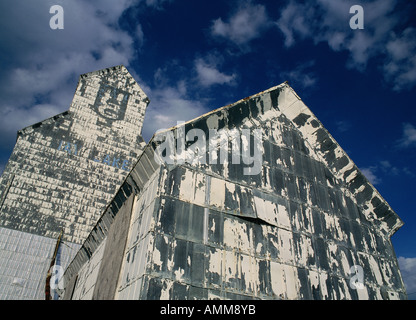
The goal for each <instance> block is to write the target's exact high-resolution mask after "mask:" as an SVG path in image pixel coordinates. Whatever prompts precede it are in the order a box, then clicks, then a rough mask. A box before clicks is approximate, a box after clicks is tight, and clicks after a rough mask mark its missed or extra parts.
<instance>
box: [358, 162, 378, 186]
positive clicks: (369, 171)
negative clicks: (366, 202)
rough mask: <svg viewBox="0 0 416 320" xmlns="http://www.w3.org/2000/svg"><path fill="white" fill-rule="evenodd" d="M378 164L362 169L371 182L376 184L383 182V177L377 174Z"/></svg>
mask: <svg viewBox="0 0 416 320" xmlns="http://www.w3.org/2000/svg"><path fill="white" fill-rule="evenodd" d="M376 170H377V167H376V166H370V167H367V168H362V169H360V171H361V173H362V174H363V175H364V176H365V177H366V178H367V179H368V181H370V182H371V184H373V185H376V184H379V183H380V182H381V179H380V178H379V177H378V176H377V175H376Z"/></svg>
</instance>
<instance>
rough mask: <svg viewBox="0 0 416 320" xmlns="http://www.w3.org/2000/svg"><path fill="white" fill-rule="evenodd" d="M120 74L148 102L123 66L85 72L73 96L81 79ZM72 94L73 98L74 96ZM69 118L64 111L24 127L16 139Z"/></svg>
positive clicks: (80, 78)
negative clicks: (60, 119)
mask: <svg viewBox="0 0 416 320" xmlns="http://www.w3.org/2000/svg"><path fill="white" fill-rule="evenodd" d="M120 72H122V73H124V74H125V76H126V78H127V79H128V81H129V83H130V84H133V86H134V90H135V91H137V92H139V93H140V95H141V96H143V97H146V98H145V99H146V100H147V101H148V102H149V98H148V97H147V95H146V93H145V92H144V91H143V90H142V88H141V87H140V86H139V85H138V84H137V82H136V80H135V79H134V78H133V76H132V75H131V74H130V72H129V71H128V70H127V68H126V67H125V66H123V65H118V66H114V67H110V68H105V69H101V70H96V71H91V72H87V73H84V74H82V75H80V76H79V78H78V84H77V86H76V88H77V89H76V90H75V94H76V92H77V90H78V88H79V83H80V81H81V80H82V79H86V78H92V77H97V76H98V77H100V76H102V75H105V74H108V73H114V74H116V75H119V74H120ZM75 94H74V96H75ZM70 116H71V111H69V110H67V111H64V112H62V113H59V114H57V115H55V116H52V117H49V118H47V119H45V120H42V121H39V122H37V123H35V124H32V125H29V126H27V127H24V128H22V129H20V130H18V132H17V137H19V136H21V135H23V134H27V133H29V132H32V131H33V130H34V129H36V128H38V127H40V126H42V125H45V124H52V123H53V122H54V121H56V120H57V119H59V118H62V117H70Z"/></svg>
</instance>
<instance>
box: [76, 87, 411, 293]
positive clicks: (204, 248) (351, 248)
mask: <svg viewBox="0 0 416 320" xmlns="http://www.w3.org/2000/svg"><path fill="white" fill-rule="evenodd" d="M194 128H198V129H202V130H203V131H204V133H205V134H206V136H208V135H209V130H210V129H216V130H218V131H221V130H222V133H223V135H221V137H222V138H220V140H221V141H220V142H219V144H220V145H221V144H228V143H231V142H232V139H233V137H234V134H236V133H237V135H238V134H240V136H241V134H242V130H243V129H252V130H254V129H260V130H261V135H260V136H261V140H260V148H261V152H262V166H261V170H260V173H259V174H256V175H247V174H245V170H244V169H246V167H247V166H245V165H243V163H244V161H241V160H243V159H242V154H243V153H244V151H245V150H244V149H245V148H248V146H252V145H253V143H255V141H256V140H255V139H254V138H255V137H254V135H255V134H254V133H253V135H252V136H251V137H249V139H250V140H248V139H247V140H248V141H246V142H245V143H242V145H241V150H240V153H237V155H239V156H240V162H239V163H238V164H237V163H236V161H232V160H231V159H232V157H233V156H236V153H235V152H233V151H232V150H231V149H229V150H228V157H227V158H226V161H225V162H224V163H223V164H220V163H218V164H213V163H207V164H205V163H198V162H187V163H180V164H177V165H175V164H169V165H167V164H164V165H162V166H161V168H160V169H157V168H156V166H155V165H154V164H153V165H150V167H151V168H152V170H145V168H146V167H149V161H150V159H151V156H152V152H151V151H152V150H153V149H155V148H157V145H158V144H157V143H156V142H155V141H156V140H157V139H155V137H154V138H153V139H152V140H151V141H150V142H149V144H148V145H147V146H146V148H145V152H148V155H147V156H146V157H144V156H143V157H141V158H140V159H139V161H138V163H137V164H136V167H135V169H134V170H133V172H132V173H131V174H130V175H129V178H128V180H127V181H128V183H129V184H130V185H131V186H134V185H137V186H138V187H137V188H133V192H134V193H136V195H137V199H136V201H135V202H134V204H133V213H132V219H131V225H130V231H129V235H128V240H127V246H126V250H125V253H124V262H123V265H122V267H121V273H120V275H115V277H119V285H118V289H117V293H116V298H118V299H215V298H220V299H246V298H248V299H404V298H406V292H405V289H404V285H403V282H402V279H401V275H400V271H399V268H398V263H397V260H396V257H395V254H394V250H393V247H392V244H391V241H390V236H391V235H392V234H393V233H394V232H395V231H396V230H397V229H398V228H399V227H400V226H401V225H402V224H403V223H402V221H401V220H400V219H399V218H398V216H397V215H396V214H395V213H394V211H393V210H392V209H391V208H390V207H389V206H388V204H387V203H386V202H385V201H384V199H383V198H381V196H380V195H379V194H378V192H377V191H376V190H375V189H374V187H373V186H372V185H371V184H369V183H368V181H367V180H366V179H365V178H363V176H362V174H361V173H360V172H359V170H358V169H357V168H356V166H355V165H354V164H353V162H352V161H351V160H350V159H349V158H348V156H347V155H346V154H345V152H344V151H343V150H342V149H341V148H340V147H339V145H338V144H336V142H335V141H334V140H333V138H332V137H331V136H330V135H329V134H328V133H327V132H326V130H325V129H324V128H323V127H322V124H321V123H320V122H319V121H318V120H317V119H316V118H315V117H314V116H313V114H312V113H311V112H310V111H309V109H308V108H307V107H306V106H305V105H304V104H303V103H302V101H301V100H300V99H299V98H298V96H297V95H296V94H295V93H294V92H293V90H292V89H291V88H290V87H289V86H288V85H287V84H283V85H280V86H278V87H274V88H272V89H269V90H267V91H265V92H262V93H260V94H258V95H255V96H252V97H250V98H247V99H243V100H241V101H239V102H237V103H235V104H233V105H230V106H227V107H224V108H221V109H218V110H214V111H212V112H210V113H209V114H207V115H204V116H201V117H200V118H197V119H194V120H192V121H190V122H188V123H186V124H184V125H179V126H177V127H174V128H172V129H170V130H168V131H172V132H174V136H176V137H178V136H180V135H181V134H186V133H187V132H189V130H191V129H194ZM253 132H254V131H253ZM160 134H163V133H160ZM256 134H257V135H258V132H257V133H256ZM188 151H189V152H192V150H185V151H184V152H185V155H186V154H187V152H188ZM234 160H235V158H234ZM146 172H147V173H146ZM149 172H150V173H149ZM152 172H153V175H151V173H152ZM127 181H126V182H127ZM370 204H372V205H371V206H370ZM104 216H105V214H104ZM104 216H103V217H104ZM120 250H121V251H124V248H120ZM83 263H86V264H88V263H89V262H88V261H87V260H84V262H83ZM353 266H360V267H362V268H363V270H364V278H363V281H364V283H363V284H364V288H362V289H356V288H354V287H353V286H351V284H350V278H351V273H350V271H351V267H353ZM96 285H99V284H98V283H97V284H96Z"/></svg>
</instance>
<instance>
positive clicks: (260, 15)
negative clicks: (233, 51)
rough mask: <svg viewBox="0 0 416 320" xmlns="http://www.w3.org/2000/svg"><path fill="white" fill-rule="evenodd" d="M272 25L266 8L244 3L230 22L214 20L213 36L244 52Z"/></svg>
mask: <svg viewBox="0 0 416 320" xmlns="http://www.w3.org/2000/svg"><path fill="white" fill-rule="evenodd" d="M270 23H271V22H270V20H269V17H268V15H267V12H266V7H265V6H263V5H258V4H252V3H251V2H244V3H243V4H242V5H240V7H239V8H238V9H237V11H236V12H234V14H233V15H232V16H231V17H230V18H229V19H228V21H226V22H224V21H223V20H222V18H218V19H216V20H214V21H213V23H212V26H211V34H212V35H213V36H214V37H219V38H224V39H227V40H229V41H231V42H232V43H234V44H235V45H237V46H238V47H240V49H242V50H249V47H248V44H249V42H250V41H252V40H253V39H255V38H258V37H259V36H260V35H261V33H262V32H263V31H264V30H265V29H267V28H268V27H270V25H271V24H270Z"/></svg>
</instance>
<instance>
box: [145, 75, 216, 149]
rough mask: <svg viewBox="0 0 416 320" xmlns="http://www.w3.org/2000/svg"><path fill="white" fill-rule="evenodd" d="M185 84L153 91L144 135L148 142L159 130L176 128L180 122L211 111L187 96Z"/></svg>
mask: <svg viewBox="0 0 416 320" xmlns="http://www.w3.org/2000/svg"><path fill="white" fill-rule="evenodd" d="M184 86H185V85H184V83H183V82H181V83H179V84H178V85H177V86H164V87H163V88H162V87H159V88H156V89H153V90H151V91H150V92H149V93H148V95H149V97H151V102H150V104H149V106H148V109H147V110H146V115H145V121H144V124H143V131H142V135H143V138H144V139H145V140H146V141H149V139H150V138H151V137H152V136H153V134H154V133H155V132H156V131H157V130H161V129H168V128H170V127H172V126H175V125H176V124H177V122H178V121H188V120H191V119H194V118H196V117H199V116H201V115H202V114H204V113H207V112H208V111H209V108H207V107H206V106H205V105H204V103H203V102H201V101H200V100H196V99H192V98H190V97H188V96H187V94H186V88H185V87H184Z"/></svg>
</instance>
